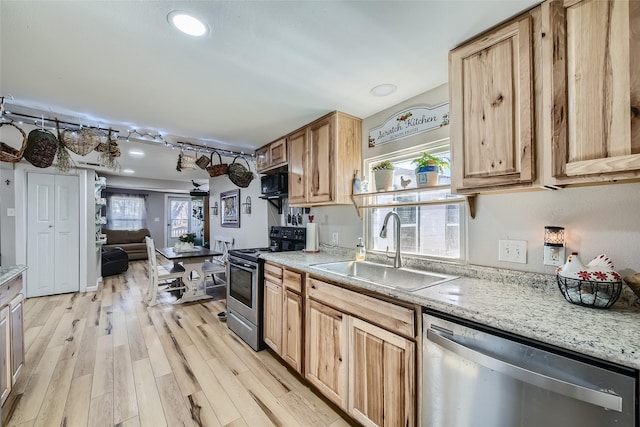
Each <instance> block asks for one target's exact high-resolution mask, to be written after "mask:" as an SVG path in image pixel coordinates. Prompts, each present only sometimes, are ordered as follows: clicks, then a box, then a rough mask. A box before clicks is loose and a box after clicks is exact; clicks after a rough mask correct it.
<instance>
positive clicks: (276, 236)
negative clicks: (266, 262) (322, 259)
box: [269, 226, 307, 252]
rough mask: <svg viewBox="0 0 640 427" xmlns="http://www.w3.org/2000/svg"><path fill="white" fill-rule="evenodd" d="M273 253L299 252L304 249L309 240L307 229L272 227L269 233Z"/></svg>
mask: <svg viewBox="0 0 640 427" xmlns="http://www.w3.org/2000/svg"><path fill="white" fill-rule="evenodd" d="M269 237H270V240H271V243H270V244H269V250H271V251H272V252H282V251H299V250H302V249H304V247H305V244H306V240H307V229H306V228H300V227H277V226H273V227H271V232H270V233H269Z"/></svg>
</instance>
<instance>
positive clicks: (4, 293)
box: [0, 274, 22, 307]
mask: <svg viewBox="0 0 640 427" xmlns="http://www.w3.org/2000/svg"><path fill="white" fill-rule="evenodd" d="M21 291H22V274H21V275H19V276H18V277H16V278H14V279H11V280H9V281H8V282H7V283H6V284H4V285H2V286H0V307H2V306H3V305H7V304H9V302H10V301H11V300H12V299H13V298H15V297H16V295H18V294H19V293H20V292H21Z"/></svg>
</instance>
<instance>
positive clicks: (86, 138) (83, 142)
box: [62, 128, 101, 156]
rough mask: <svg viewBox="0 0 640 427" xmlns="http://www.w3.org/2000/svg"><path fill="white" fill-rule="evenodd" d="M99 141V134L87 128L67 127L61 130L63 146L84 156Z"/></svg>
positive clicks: (93, 148) (94, 147)
mask: <svg viewBox="0 0 640 427" xmlns="http://www.w3.org/2000/svg"><path fill="white" fill-rule="evenodd" d="M100 141H101V137H100V134H99V133H98V132H96V131H95V130H93V129H89V128H83V129H80V130H71V129H67V130H65V131H64V132H62V143H63V144H64V146H65V147H67V148H68V149H69V150H71V151H72V152H74V153H76V154H77V155H79V156H86V155H87V154H89V153H90V152H92V151H93V150H95V149H96V147H97V146H98V144H100Z"/></svg>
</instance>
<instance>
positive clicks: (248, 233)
mask: <svg viewBox="0 0 640 427" xmlns="http://www.w3.org/2000/svg"><path fill="white" fill-rule="evenodd" d="M251 168H252V170H255V165H254V164H251ZM237 188H238V187H237V186H236V185H235V184H234V183H232V182H231V181H230V180H229V177H228V176H226V175H224V176H217V177H215V178H210V179H209V194H210V198H209V206H210V207H212V206H213V205H214V204H215V203H216V202H218V215H213V214H212V210H211V208H209V215H210V220H211V223H210V226H209V230H210V241H213V240H215V238H216V236H230V237H233V238H234V239H235V242H234V245H233V247H234V248H237V249H240V248H256V247H266V246H269V225H268V224H269V222H270V220H269V219H268V218H269V216H271V217H272V221H275V217H274V216H273V213H272V214H271V215H270V214H269V210H268V209H269V208H268V202H267V201H266V200H262V199H260V198H259V197H260V178H258V177H256V178H254V179H253V180H252V181H251V183H250V184H249V186H248V187H247V188H240V205H242V203H244V202H245V200H246V198H247V196H249V197H251V214H250V215H247V214H244V213H242V209H241V206H239V209H240V210H239V212H240V228H228V227H222V226H221V225H220V218H221V209H222V207H221V206H220V193H223V192H225V191H229V190H235V189H237ZM275 213H276V214H277V212H275ZM274 225H276V224H274Z"/></svg>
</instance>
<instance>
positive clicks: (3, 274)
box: [0, 265, 27, 286]
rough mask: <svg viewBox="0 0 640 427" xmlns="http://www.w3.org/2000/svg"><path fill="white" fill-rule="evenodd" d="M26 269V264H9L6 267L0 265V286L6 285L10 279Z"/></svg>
mask: <svg viewBox="0 0 640 427" xmlns="http://www.w3.org/2000/svg"><path fill="white" fill-rule="evenodd" d="M26 269H27V266H26V265H9V266H6V267H0V286H4V284H5V283H7V282H9V280H11V279H13V278H14V277H16V276H18V275H19V274H20V273H22V272H23V271H25V270H26Z"/></svg>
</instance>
